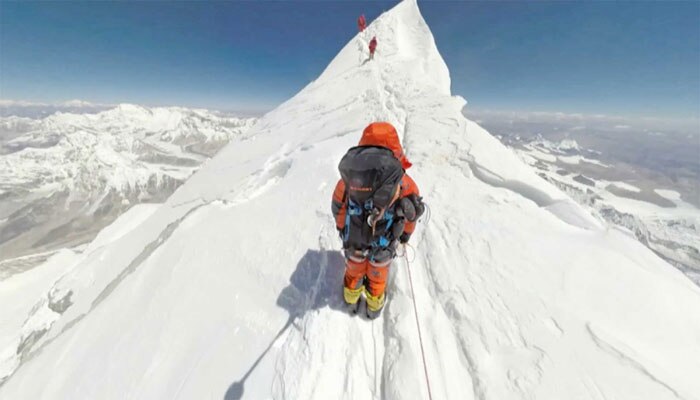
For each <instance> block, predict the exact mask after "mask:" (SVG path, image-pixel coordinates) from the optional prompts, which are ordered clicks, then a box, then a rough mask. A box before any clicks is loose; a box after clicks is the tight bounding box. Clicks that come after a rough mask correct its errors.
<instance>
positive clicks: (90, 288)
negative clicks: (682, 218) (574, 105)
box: [0, 0, 700, 400]
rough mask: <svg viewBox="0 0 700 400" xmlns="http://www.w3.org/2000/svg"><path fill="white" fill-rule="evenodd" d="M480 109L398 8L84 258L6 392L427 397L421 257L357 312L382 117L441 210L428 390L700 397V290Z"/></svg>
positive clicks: (466, 394)
mask: <svg viewBox="0 0 700 400" xmlns="http://www.w3.org/2000/svg"><path fill="white" fill-rule="evenodd" d="M373 35H377V38H378V40H379V46H378V50H377V54H376V55H375V60H373V61H367V62H365V60H366V58H367V53H366V50H365V49H366V43H367V40H368V38H371V37H372V36H373ZM464 104H465V101H464V100H463V99H461V98H458V97H452V96H450V92H449V74H448V71H447V68H446V66H445V64H444V62H443V61H442V59H441V58H440V56H439V53H438V52H437V49H436V47H435V43H434V40H433V37H432V35H431V34H430V31H429V29H428V27H427V25H426V24H425V21H424V20H423V18H422V17H421V15H420V12H419V10H418V7H417V4H416V2H415V1H413V0H408V1H404V2H402V3H400V4H399V5H397V6H396V7H394V8H393V9H392V10H390V11H389V12H387V13H384V14H383V15H382V16H380V17H379V18H378V19H377V20H375V21H374V22H373V23H372V24H371V25H370V26H369V27H368V29H367V30H366V31H365V33H363V34H358V35H357V36H356V37H354V38H353V39H352V40H351V41H350V43H349V44H348V45H346V46H345V47H344V48H343V50H341V52H340V53H339V54H338V56H337V57H336V58H335V59H334V60H333V62H332V63H331V64H330V65H329V67H328V68H327V69H326V70H325V71H324V73H323V74H322V75H321V77H320V78H319V79H318V80H316V81H314V82H312V83H311V84H309V85H308V86H307V87H306V88H304V89H303V90H302V91H301V92H300V93H298V94H297V95H296V96H294V97H293V98H292V99H290V100H289V101H287V102H286V103H284V104H283V105H281V106H280V107H279V108H278V109H276V110H274V111H272V112H270V113H268V114H267V115H266V116H265V117H263V118H262V119H261V120H260V121H259V123H258V124H256V125H255V127H253V128H252V129H251V130H250V131H249V132H248V133H247V134H246V135H244V136H241V137H238V138H235V139H234V140H233V141H232V143H231V144H230V145H228V146H227V147H226V148H224V149H223V150H222V151H221V152H220V153H219V154H218V155H217V156H216V157H214V158H213V159H212V160H210V161H209V162H208V163H207V164H206V165H205V166H204V167H203V168H202V169H200V170H199V171H198V172H197V173H196V174H194V175H193V176H192V177H191V178H190V179H189V180H188V181H187V182H186V183H185V184H184V185H183V186H181V187H180V188H179V189H178V190H177V191H176V192H175V193H174V194H173V196H171V197H170V198H169V199H168V201H167V202H166V203H165V204H164V205H162V206H160V207H159V208H158V209H157V210H155V211H154V212H153V213H152V214H151V215H150V216H148V217H147V218H145V219H144V220H143V222H140V223H139V224H137V225H136V226H135V227H134V228H133V229H132V230H131V231H130V232H129V233H128V234H125V235H123V236H121V237H119V238H117V239H115V240H113V241H111V242H110V243H108V244H106V245H104V246H101V247H99V248H95V249H92V250H90V251H86V252H85V254H84V256H83V257H82V259H81V260H80V261H79V262H78V263H77V264H76V265H75V266H74V267H73V268H72V269H71V270H70V271H69V272H68V273H67V274H65V275H64V276H63V277H62V278H61V279H60V280H58V281H57V282H56V284H55V285H54V288H53V289H52V290H54V291H59V292H60V293H67V292H68V291H72V293H73V294H72V296H71V302H72V304H71V305H70V306H69V307H68V308H67V309H66V310H65V311H64V312H63V314H62V315H61V317H60V318H59V319H58V320H56V321H55V322H53V324H52V325H51V327H50V329H49V330H48V331H47V332H46V333H45V334H44V335H43V336H42V337H41V338H40V339H39V340H38V341H37V342H36V343H35V344H34V345H33V346H32V348H31V349H29V350H28V352H29V353H28V354H29V356H28V357H27V359H26V360H23V362H22V363H21V365H20V366H19V367H18V368H17V369H15V370H14V373H13V375H12V376H11V377H9V379H8V380H7V381H6V382H5V383H4V385H3V386H2V387H0V397H8V398H19V397H22V398H42V397H43V398H72V397H76V396H82V397H100V398H115V399H116V398H183V399H184V398H201V397H211V398H221V397H224V398H225V399H241V398H250V399H257V398H274V399H328V398H334V399H357V398H382V399H388V400H394V399H414V398H427V388H426V386H425V382H424V378H423V376H422V375H423V369H422V366H421V365H420V363H421V361H420V349H419V347H418V338H417V333H416V330H415V321H414V320H413V314H412V313H413V311H412V303H411V301H412V300H411V297H410V296H411V295H410V289H409V283H408V281H407V279H408V277H407V274H406V271H405V268H407V267H408V265H407V263H406V260H404V259H402V258H399V259H397V260H396V261H395V262H394V264H393V266H392V272H391V275H390V280H389V284H388V296H389V302H388V304H387V306H386V308H385V310H384V312H383V314H382V316H381V318H379V319H376V320H373V321H368V320H366V319H363V318H362V317H355V318H351V317H349V316H348V315H347V314H346V313H345V312H343V305H342V299H341V281H342V274H343V256H342V254H341V252H340V245H339V243H338V239H337V233H336V231H335V227H334V224H333V221H332V219H331V218H330V216H329V199H330V194H331V193H330V192H331V190H332V188H333V185H334V184H335V182H336V180H337V178H338V176H337V172H336V167H337V163H338V161H339V160H340V158H341V157H342V155H343V154H344V152H345V151H346V150H347V148H348V147H350V146H352V145H354V144H356V143H357V140H358V138H359V133H360V132H361V130H362V129H363V128H364V127H365V126H366V125H367V123H369V122H372V121H375V120H386V121H389V122H391V123H393V124H394V125H395V126H396V127H397V128H398V129H399V130H400V131H401V132H402V133H403V138H402V140H403V143H404V145H405V148H406V150H407V154H408V156H409V158H410V159H411V160H412V161H413V163H414V167H413V169H411V171H410V172H411V174H412V176H413V177H414V179H415V180H416V181H417V182H418V183H419V185H420V186H421V190H422V193H424V194H425V196H426V198H427V199H428V202H429V203H430V206H431V209H432V217H431V219H430V221H429V222H428V221H422V222H421V224H419V229H418V231H417V232H416V234H415V235H414V237H413V238H412V240H411V243H412V246H413V249H414V250H410V249H409V250H408V254H407V255H406V256H407V257H409V259H410V258H413V260H412V261H411V263H410V268H412V269H413V271H412V276H413V278H414V284H415V289H416V302H417V305H418V309H419V313H420V314H419V316H420V318H421V320H420V322H421V326H422V327H424V331H423V336H424V338H426V341H425V347H426V348H425V350H426V361H427V366H428V370H429V373H430V379H431V389H432V395H433V397H434V398H436V399H437V398H439V399H465V398H466V399H499V400H500V399H523V398H537V399H561V398H585V399H600V398H619V399H638V398H654V399H675V398H677V397H681V398H686V399H697V398H698V397H697V395H696V393H700V386H699V385H700V383H698V382H697V381H696V379H694V377H695V376H697V375H698V373H697V372H698V371H700V357H698V356H700V345H699V344H698V343H697V337H698V334H699V333H700V312H698V311H700V290H699V289H698V288H697V287H696V286H694V285H693V284H692V283H691V282H689V281H688V280H687V279H686V278H685V277H684V276H683V275H682V274H681V273H680V272H678V271H677V270H675V269H674V268H672V267H671V266H669V265H668V264H667V263H666V262H664V261H663V260H661V259H659V258H658V257H657V256H656V255H655V254H653V253H652V252H651V251H649V250H648V249H646V248H645V247H644V246H642V245H641V244H639V243H638V242H636V241H635V240H633V239H631V238H630V237H628V236H626V235H624V234H621V233H619V232H617V231H613V230H606V229H604V228H603V227H601V226H595V224H593V223H590V224H589V222H591V221H590V220H591V219H593V218H592V217H590V216H589V215H588V214H587V213H586V212H585V211H584V210H583V209H581V208H580V207H578V206H576V205H575V204H573V203H572V202H571V201H570V199H568V197H567V196H566V195H565V194H563V193H562V192H561V191H559V190H558V189H556V188H555V187H554V186H552V185H551V184H549V183H547V182H546V181H544V180H542V179H541V178H539V177H538V176H537V175H536V174H535V173H534V171H533V170H532V169H530V168H529V167H527V166H526V165H524V164H523V163H522V162H521V161H520V160H519V159H518V157H517V156H516V155H515V154H514V153H513V152H511V151H509V150H507V149H506V148H505V147H503V146H502V145H501V144H500V143H499V142H498V141H497V140H496V139H495V138H493V137H491V136H490V135H489V134H488V132H486V131H485V130H483V129H482V128H481V127H479V126H478V125H477V124H475V123H473V122H471V121H469V120H466V119H465V118H464V117H463V116H462V115H461V109H462V107H463V106H464ZM475 171H479V174H481V178H480V177H479V176H477V175H478V174H477V173H476V172H475ZM484 176H487V178H484ZM504 182H505V184H504ZM513 182H517V185H513V184H512V183H513ZM532 193H537V194H539V193H543V194H544V195H542V196H543V198H544V199H545V200H546V201H544V202H540V204H537V203H536V202H534V201H533V199H532V198H533V197H536V196H533V194H532ZM545 195H546V196H545ZM550 201H551V203H550ZM557 204H567V206H566V207H563V208H559V209H554V210H552V209H551V208H552V207H551V205H557ZM541 206H542V207H541ZM149 243H150V244H151V245H150V246H149ZM134 260H138V268H130V266H133V265H135V264H134ZM120 276H121V277H122V278H118V277H120ZM115 278H116V280H115ZM110 282H118V284H112V285H110ZM108 287H109V290H107V291H105V288H108ZM101 293H105V295H102V296H101ZM96 299H100V300H99V302H98V303H95V301H96ZM93 305H94V306H93ZM81 315H82V317H80V318H81V319H80V320H78V322H76V323H73V322H71V321H76V318H77V317H79V316H81ZM30 319H31V318H30ZM592 329H593V331H591V330H592ZM591 332H595V335H596V337H597V338H598V339H599V340H596V337H593V336H592V333H591ZM602 343H607V344H609V345H610V346H612V347H613V348H614V349H616V351H618V352H620V353H621V354H623V355H624V356H619V354H617V355H616V354H615V353H614V351H611V348H610V347H609V346H606V345H601V344H602ZM620 343H623V344H624V347H622V346H621V345H620ZM613 344H614V345H613ZM38 349H41V351H39V350H38ZM58 365H60V371H59V372H58V373H57V368H56V366H58Z"/></svg>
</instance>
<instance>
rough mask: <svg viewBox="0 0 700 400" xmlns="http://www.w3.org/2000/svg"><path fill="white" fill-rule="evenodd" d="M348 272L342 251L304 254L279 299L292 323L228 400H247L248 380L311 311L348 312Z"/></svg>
mask: <svg viewBox="0 0 700 400" xmlns="http://www.w3.org/2000/svg"><path fill="white" fill-rule="evenodd" d="M344 271H345V259H344V258H343V255H342V254H341V253H340V252H339V251H328V250H320V251H319V250H308V251H307V252H306V254H304V256H303V257H302V258H301V260H299V262H298V263H297V267H296V269H295V270H294V272H293V273H292V276H291V277H290V278H289V285H288V286H287V287H285V288H284V289H283V290H282V292H281V293H280V295H279V297H278V298H277V305H278V306H280V307H282V308H284V309H285V310H287V312H288V313H289V319H288V320H287V322H286V323H285V324H284V326H283V327H282V329H280V330H279V332H278V333H277V335H276V336H275V337H274V339H272V341H271V342H270V344H269V345H268V346H267V348H266V349H265V351H263V352H262V354H260V356H259V357H258V358H257V360H255V362H254V363H253V365H251V367H250V369H248V372H246V373H245V375H243V377H242V378H241V379H240V380H238V381H236V382H234V383H233V384H231V386H229V388H228V390H227V391H226V394H225V395H224V400H240V399H241V398H243V392H244V384H245V381H246V379H248V376H250V374H251V373H252V372H253V371H254V370H255V368H256V367H257V366H258V364H259V363H260V361H261V360H262V359H263V357H265V355H266V354H267V352H268V351H270V348H272V345H273V344H274V343H275V342H276V341H277V339H279V338H280V337H281V336H282V334H284V332H286V331H287V329H288V328H289V327H290V326H291V325H292V323H293V322H294V320H295V319H297V318H302V317H303V316H304V315H305V314H306V313H307V312H309V311H312V310H319V309H321V308H324V307H326V306H328V307H329V308H331V309H332V310H339V311H342V312H345V304H344V302H343V299H342V296H343V294H342V288H343V273H344Z"/></svg>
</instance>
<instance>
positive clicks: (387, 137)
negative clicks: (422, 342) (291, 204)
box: [332, 122, 420, 302]
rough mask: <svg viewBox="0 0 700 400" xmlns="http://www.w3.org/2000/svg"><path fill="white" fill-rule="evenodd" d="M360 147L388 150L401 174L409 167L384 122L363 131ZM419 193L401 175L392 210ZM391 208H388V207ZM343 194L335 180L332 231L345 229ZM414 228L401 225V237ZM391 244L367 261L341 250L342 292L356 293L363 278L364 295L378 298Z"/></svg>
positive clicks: (362, 254) (412, 224)
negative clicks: (343, 275) (405, 198)
mask: <svg viewBox="0 0 700 400" xmlns="http://www.w3.org/2000/svg"><path fill="white" fill-rule="evenodd" d="M359 145H360V146H381V147H385V148H388V149H390V150H392V152H393V153H394V156H395V157H396V158H397V159H399V160H400V161H401V164H402V166H403V168H404V171H405V170H406V169H407V168H410V167H411V163H410V162H409V161H408V159H406V157H405V155H404V153H403V149H402V147H401V143H400V142H399V138H398V135H397V133H396V130H395V129H394V127H393V126H392V125H391V124H389V123H386V122H375V123H372V124H370V125H369V126H368V127H367V128H365V130H364V132H363V135H362V139H361V140H360V143H359ZM419 194H420V193H419V190H418V186H417V185H416V183H415V182H414V181H413V179H412V178H411V177H410V176H409V175H408V174H406V173H404V176H403V178H402V179H401V183H400V186H399V188H398V195H397V196H396V199H395V200H394V202H393V203H392V206H393V205H395V204H397V203H398V201H399V200H400V199H402V198H404V197H408V196H410V195H416V196H418V195H419ZM390 207H391V206H390ZM346 209H347V203H346V190H345V182H343V180H342V179H340V180H338V183H337V184H336V186H335V190H334V191H333V199H332V210H333V216H334V217H335V224H336V228H337V229H338V230H339V231H342V230H343V229H344V228H345V221H346V218H345V217H346V212H347V210H346ZM415 228H416V222H415V221H414V222H411V221H405V225H404V229H403V233H404V236H405V237H406V238H408V237H409V236H410V235H411V234H412V233H413V231H414V230H415ZM396 239H398V238H396ZM394 246H396V242H395V241H394V242H393V243H391V244H390V245H389V247H388V248H386V249H384V250H385V252H384V253H379V254H377V255H376V256H373V257H371V259H370V258H369V257H367V253H366V251H363V250H366V249H352V248H350V249H345V258H346V268H345V278H344V286H345V288H346V289H351V290H357V289H359V288H361V287H362V284H363V280H364V278H365V276H366V277H367V281H368V286H369V287H368V288H366V289H367V291H368V292H369V294H370V295H371V296H373V297H382V302H383V294H384V289H385V288H386V282H387V277H388V275H389V265H390V264H391V261H392V259H393V257H394V255H395V251H394Z"/></svg>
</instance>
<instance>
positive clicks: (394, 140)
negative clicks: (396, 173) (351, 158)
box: [359, 122, 412, 169]
mask: <svg viewBox="0 0 700 400" xmlns="http://www.w3.org/2000/svg"><path fill="white" fill-rule="evenodd" d="M359 145H360V146H380V147H385V148H387V149H389V150H391V151H392V152H394V157H396V158H398V159H399V161H401V165H402V166H403V169H409V168H411V165H412V164H411V162H410V161H408V158H406V155H405V154H404V153H403V148H402V147H401V142H400V141H399V135H398V134H397V133H396V129H395V128H394V127H393V125H391V124H390V123H388V122H373V123H371V124H369V125H367V127H366V128H365V130H364V131H363V132H362V138H361V139H360V144H359Z"/></svg>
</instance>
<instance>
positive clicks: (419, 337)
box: [403, 246, 433, 400]
mask: <svg viewBox="0 0 700 400" xmlns="http://www.w3.org/2000/svg"><path fill="white" fill-rule="evenodd" d="M403 251H404V258H405V259H406V269H407V270H408V281H409V282H410V283H411V297H412V298H413V312H414V314H415V316H416V327H418V341H419V342H420V354H421V357H422V358H423V372H425V384H426V385H428V399H430V400H433V395H432V393H431V392H430V378H428V364H426V362H425V350H424V349H423V335H421V330H420V322H419V321H418V307H417V306H416V292H415V291H414V290H413V277H412V276H411V266H410V264H409V262H408V257H406V246H404V249H403Z"/></svg>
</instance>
